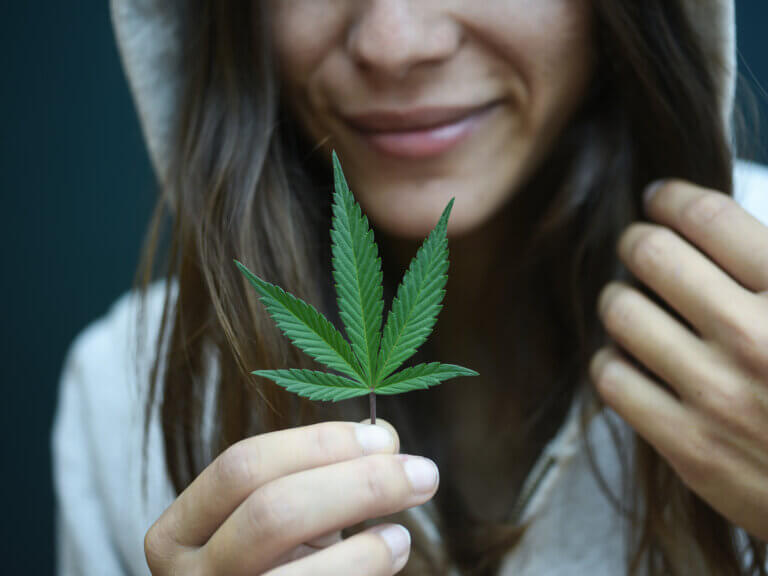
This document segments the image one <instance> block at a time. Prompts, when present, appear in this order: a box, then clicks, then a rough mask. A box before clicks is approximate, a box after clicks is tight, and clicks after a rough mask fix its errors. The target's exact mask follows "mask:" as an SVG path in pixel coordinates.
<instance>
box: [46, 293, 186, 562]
mask: <svg viewBox="0 0 768 576" xmlns="http://www.w3.org/2000/svg"><path fill="white" fill-rule="evenodd" d="M166 288H167V289H168V296H169V298H171V299H173V298H175V295H176V285H175V283H171V284H166V283H165V282H162V281H160V282H156V283H153V284H151V285H150V286H149V287H148V289H147V291H146V292H145V293H144V294H142V293H141V292H140V291H138V290H132V291H129V292H126V293H124V294H123V295H122V296H120V298H118V299H117V300H116V301H115V302H114V303H113V304H112V305H111V306H110V307H109V309H108V310H107V311H106V312H105V314H103V315H102V316H101V317H100V318H98V319H97V320H95V321H93V322H91V323H90V324H88V325H87V326H86V327H85V328H84V329H83V330H82V331H81V332H80V333H78V335H77V336H76V337H75V338H74V340H73V341H72V343H71V344H70V347H69V349H68V351H67V354H66V357H65V361H64V365H63V367H62V371H61V375H60V380H59V398H58V402H57V407H56V413H55V416H54V422H53V428H52V438H51V442H52V446H51V447H52V453H53V475H54V488H55V496H56V503H57V514H58V519H57V530H58V532H59V536H58V538H59V539H60V542H62V541H63V542H65V543H66V544H65V545H61V544H60V546H59V547H60V548H63V550H61V551H60V553H61V554H62V555H63V556H64V557H60V559H59V562H60V565H61V563H67V562H71V559H69V558H67V556H71V557H77V564H78V565H81V566H86V565H87V566H90V565H98V564H100V563H105V562H107V563H108V562H109V558H108V552H107V550H110V549H113V550H114V554H115V555H116V557H120V558H121V560H120V561H121V562H123V563H126V564H128V565H129V566H131V567H132V571H131V573H142V572H143V571H145V570H146V567H145V564H144V554H143V535H144V533H145V532H146V530H147V529H148V528H149V526H150V525H151V523H152V521H153V519H154V518H156V517H157V516H158V515H159V514H160V513H161V512H162V510H163V509H164V508H165V507H166V506H167V505H168V504H169V503H170V501H172V498H173V491H172V488H171V486H170V483H169V482H168V479H167V475H166V473H165V469H164V465H163V461H164V452H163V446H162V441H161V438H160V435H159V434H158V430H159V428H158V422H157V417H156V415H153V417H152V419H151V422H150V434H149V442H148V450H147V468H146V471H147V482H148V484H147V487H148V490H147V495H148V500H147V501H146V503H145V502H142V498H141V474H142V438H143V434H142V431H143V423H144V406H145V404H146V399H147V396H146V392H147V390H148V383H149V374H150V369H151V365H152V362H153V360H154V356H155V354H156V352H157V347H158V345H160V344H161V343H158V342H157V338H158V335H159V331H160V322H161V319H162V313H163V308H164V304H165V299H166ZM72 530H77V531H78V533H80V534H81V536H80V537H79V538H81V539H84V540H82V542H83V543H84V544H83V545H82V546H81V545H79V544H78V543H77V542H76V539H75V538H74V537H73V536H71V534H72ZM62 533H63V534H62ZM67 533H69V534H70V535H69V536H67V535H66V534H67ZM63 539H66V540H63ZM101 540H104V541H103V542H101ZM86 541H92V542H95V543H96V544H98V543H101V545H100V546H99V545H96V546H95V547H92V546H89V545H87V542H86ZM96 548H100V550H101V551H99V550H97V549H96ZM87 573H91V572H87ZM93 573H96V572H93Z"/></svg>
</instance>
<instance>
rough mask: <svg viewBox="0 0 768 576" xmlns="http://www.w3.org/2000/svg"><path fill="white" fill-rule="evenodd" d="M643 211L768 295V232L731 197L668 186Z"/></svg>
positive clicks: (696, 188) (675, 183)
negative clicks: (766, 291) (765, 291)
mask: <svg viewBox="0 0 768 576" xmlns="http://www.w3.org/2000/svg"><path fill="white" fill-rule="evenodd" d="M645 210H646V213H647V214H648V215H649V216H650V217H651V218H652V219H653V220H655V221H657V222H659V223H661V224H664V225H666V226H669V227H670V228H674V229H675V230H678V231H679V232H680V233H681V234H683V236H685V237H686V238H688V239H689V240H690V241H691V242H692V243H693V244H695V245H696V246H698V247H700V248H701V249H702V250H703V251H704V252H705V253H706V254H708V255H709V256H710V257H711V258H712V259H713V260H714V261H715V262H717V263H718V264H719V265H720V266H722V267H723V268H724V269H725V270H727V271H728V272H729V273H730V274H731V276H733V278H735V279H736V280H737V281H738V282H740V283H741V284H742V285H743V286H746V287H747V288H749V289H750V290H754V291H755V292H761V291H763V290H768V226H765V225H764V224H763V223H762V222H760V221H759V220H758V219H757V218H755V217H754V216H753V215H752V214H750V213H749V212H748V211H746V210H745V209H744V208H743V207H741V206H740V205H739V203H738V202H736V200H734V199H733V198H732V197H730V196H728V195H727V194H723V193H721V192H717V191H714V190H708V189H705V188H700V187H699V186H695V185H693V184H691V183H689V182H685V181H682V180H668V181H666V182H664V183H662V184H660V185H659V186H658V187H657V188H656V189H655V191H654V193H653V194H652V196H651V198H650V199H649V200H648V201H647V202H646V205H645Z"/></svg>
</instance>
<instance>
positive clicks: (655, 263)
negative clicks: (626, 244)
mask: <svg viewBox="0 0 768 576" xmlns="http://www.w3.org/2000/svg"><path fill="white" fill-rule="evenodd" d="M674 236H675V234H674V232H672V231H671V230H670V229H669V228H666V227H664V226H651V227H650V229H649V230H647V231H645V232H643V233H641V234H640V235H639V237H638V238H637V240H636V241H635V244H634V246H633V247H632V251H631V252H630V256H629V259H630V264H632V265H634V266H635V267H636V268H638V269H648V270H657V269H659V268H662V267H663V266H664V258H665V253H666V249H667V247H668V246H669V245H670V244H671V243H672V242H674V240H675V238H674Z"/></svg>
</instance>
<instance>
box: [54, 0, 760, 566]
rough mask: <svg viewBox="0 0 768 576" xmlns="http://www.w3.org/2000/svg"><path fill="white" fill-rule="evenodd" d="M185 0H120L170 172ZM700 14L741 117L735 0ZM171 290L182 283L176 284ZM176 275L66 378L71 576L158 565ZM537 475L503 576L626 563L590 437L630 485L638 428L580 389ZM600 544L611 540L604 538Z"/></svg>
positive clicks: (130, 55) (94, 330)
mask: <svg viewBox="0 0 768 576" xmlns="http://www.w3.org/2000/svg"><path fill="white" fill-rule="evenodd" d="M183 5H184V3H183V2H163V1H160V0H111V14H112V20H113V25H114V29H115V33H116V37H117V43H118V47H119V51H120V56H121V59H122V62H123V65H124V67H125V71H126V75H127V77H128V80H129V85H130V88H131V91H132V94H133V97H134V101H135V104H136V107H137V111H138V114H139V118H140V122H141V126H142V131H143V134H144V137H145V140H146V142H147V146H148V149H149V152H150V157H151V159H152V163H153V166H154V169H155V171H156V173H157V176H158V179H159V180H160V182H161V183H162V182H164V181H165V179H166V177H167V170H168V162H169V157H170V154H169V152H170V145H171V134H172V133H173V130H174V126H175V122H176V116H175V113H176V110H177V108H178V107H177V105H176V102H177V97H178V91H179V86H180V82H181V81H182V78H181V70H182V67H181V64H182V63H181V62H180V53H179V46H178V43H179V16H180V14H179V12H178V11H179V10H180V9H181V8H180V7H182V6H183ZM685 6H686V9H687V11H688V17H689V19H690V21H691V22H692V23H693V25H694V27H695V30H696V32H697V33H698V34H700V35H702V36H704V37H706V38H707V45H708V46H710V47H711V53H710V54H709V57H710V61H711V63H712V66H713V69H715V70H717V71H718V75H719V79H720V82H719V92H718V94H719V101H720V103H721V110H722V120H723V122H724V123H725V125H726V126H728V127H730V123H731V111H732V107H733V95H734V86H735V71H736V67H735V29H734V3H733V1H732V0H731V1H729V0H706V1H705V0H685ZM767 191H768V170H767V169H766V168H764V167H761V166H757V165H754V164H749V163H745V162H737V163H736V168H735V191H734V196H735V198H736V200H737V201H738V202H739V203H740V204H741V205H742V206H744V207H745V208H746V209H747V210H749V211H750V212H752V213H753V214H755V215H756V216H757V217H758V218H759V219H760V220H762V221H763V222H764V223H766V224H767V225H768V192H767ZM167 288H169V290H170V295H171V299H173V298H175V295H176V286H175V285H171V286H169V287H167ZM165 289H166V285H165V284H164V283H162V282H157V283H155V284H153V285H152V286H151V287H150V289H149V292H148V295H147V309H146V333H145V334H143V340H142V343H141V345H139V346H136V342H137V338H136V337H137V332H136V331H137V329H138V325H137V323H136V320H137V312H138V298H137V295H136V294H135V293H133V292H128V293H126V294H124V295H123V296H122V297H121V298H120V299H119V300H118V301H117V302H116V303H115V304H114V305H113V306H112V307H111V308H110V310H109V311H108V312H107V313H106V314H105V315H104V316H103V317H101V318H100V319H99V320H97V321H96V322H93V323H92V324H90V325H89V326H87V327H86V328H85V329H84V330H83V331H82V332H81V333H80V334H79V335H78V336H77V338H76V339H75V340H74V342H73V343H72V345H71V347H70V349H69V351H68V354H67V357H66V361H65V364H64V368H63V370H62V374H61V380H60V397H59V404H58V407H57V410H56V415H55V421H54V427H53V435H52V448H53V467H54V470H53V472H54V483H55V495H56V503H57V509H56V530H57V532H56V534H57V563H58V573H59V574H61V575H62V576H70V575H75V574H83V575H96V574H99V575H104V574H106V575H110V574H116V575H137V574H148V573H149V570H148V568H147V566H146V562H145V558H144V550H143V539H144V535H145V533H146V531H147V529H148V528H149V526H150V525H151V524H152V523H153V522H154V520H155V519H156V518H157V517H158V516H159V515H160V514H161V513H162V512H163V510H164V509H165V508H166V507H167V506H168V505H170V503H171V502H172V501H173V499H174V491H173V487H172V485H171V482H170V479H169V477H168V475H167V472H166V469H165V454H164V447H163V443H162V433H161V427H160V418H159V409H158V408H157V405H156V408H155V410H154V412H153V414H152V418H151V421H150V429H149V434H150V435H149V445H148V454H147V455H148V476H147V480H148V490H147V498H148V499H147V501H146V504H145V503H144V500H143V498H142V491H141V458H142V451H141V430H142V423H143V404H144V398H145V397H144V393H145V392H146V389H147V375H148V373H149V366H150V363H151V361H152V358H153V354H154V351H155V350H156V348H157V346H164V345H166V344H167V342H157V336H158V332H159V324H160V316H161V313H162V306H163V300H164V295H165ZM578 398H579V399H577V401H576V402H574V405H573V406H572V408H571V411H570V413H569V415H568V417H567V418H566V420H565V422H564V423H563V425H562V426H561V428H560V430H559V432H558V433H557V435H556V436H555V437H554V438H553V439H552V440H551V441H550V442H549V444H548V445H547V447H546V449H545V450H544V452H543V453H542V455H541V456H540V458H539V461H538V462H537V464H536V466H535V467H534V469H533V470H532V472H531V474H530V476H529V480H528V482H527V483H526V488H525V489H526V490H528V491H529V492H530V498H529V499H528V500H527V504H526V505H525V508H524V509H523V510H521V514H522V517H523V518H525V519H528V520H530V521H531V525H530V528H529V529H528V531H527V532H526V535H525V536H524V537H523V539H522V540H521V542H520V544H519V545H518V546H517V547H516V548H515V550H514V551H513V553H511V554H510V555H508V556H507V557H506V558H505V561H504V564H503V566H502V570H501V572H500V574H503V575H507V574H509V575H512V574H514V575H516V576H534V575H535V576H547V575H567V574H591V575H595V576H602V575H605V576H609V575H610V576H614V575H616V574H620V573H622V571H623V566H624V562H625V559H624V555H625V554H626V534H625V527H624V526H623V525H622V524H621V522H620V517H619V516H618V515H617V514H616V512H615V510H614V509H613V508H612V505H611V502H610V501H609V500H608V499H607V498H606V496H605V494H604V493H603V491H602V490H601V487H600V486H599V485H598V483H597V480H596V479H595V478H594V476H593V474H592V472H591V470H590V468H589V462H588V460H587V456H586V450H585V442H589V443H590V444H591V446H592V447H593V449H594V452H595V454H596V456H597V464H598V468H599V469H600V470H601V472H602V475H603V477H604V478H605V480H606V482H607V486H608V488H609V489H610V491H611V492H612V493H614V494H617V495H618V494H620V491H621V483H622V475H621V466H620V465H619V464H620V462H621V460H622V458H624V459H627V458H628V457H629V454H628V453H624V454H617V453H616V451H615V447H614V444H613V442H612V441H611V438H610V434H609V433H608V428H607V426H606V423H607V422H608V421H609V420H612V421H613V422H614V423H615V425H616V426H617V427H618V429H619V430H620V432H621V433H622V435H626V438H627V446H629V447H630V448H631V434H630V430H629V428H628V427H627V426H626V425H625V424H623V422H622V421H621V420H620V419H619V418H618V417H617V416H615V414H612V413H611V412H610V411H608V412H605V413H602V414H599V415H597V416H596V417H595V418H593V419H592V421H591V423H590V425H589V427H588V433H587V435H586V437H585V436H583V435H582V434H581V432H580V428H579V422H578V415H579V402H580V401H583V398H582V397H581V396H579V397H578ZM428 508H429V507H428V505H425V506H420V507H416V508H413V509H411V510H410V511H409V513H410V514H412V515H413V518H414V520H415V522H416V523H417V524H418V525H419V526H420V528H419V530H420V535H419V537H421V538H427V539H429V538H436V537H437V535H436V528H435V526H434V525H433V524H432V522H431V517H430V514H429V513H428ZM595 542H599V543H600V545H599V546H595Z"/></svg>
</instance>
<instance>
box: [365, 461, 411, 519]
mask: <svg viewBox="0 0 768 576" xmlns="http://www.w3.org/2000/svg"><path fill="white" fill-rule="evenodd" d="M399 468H401V465H400V463H399V462H398V461H397V460H396V459H395V458H393V457H391V456H388V455H376V456H369V457H366V458H364V459H363V461H362V475H363V491H364V497H365V499H366V500H367V501H369V502H371V503H374V504H376V505H377V506H381V507H382V508H390V507H392V506H396V505H397V504H398V503H400V502H402V501H403V500H404V499H406V498H407V497H408V496H409V494H410V490H409V489H408V486H407V484H406V482H405V478H404V475H403V472H402V470H400V469H399Z"/></svg>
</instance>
